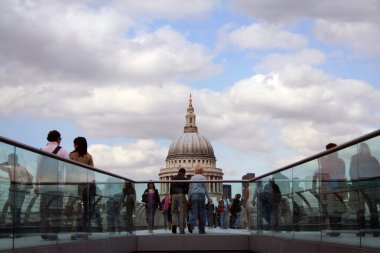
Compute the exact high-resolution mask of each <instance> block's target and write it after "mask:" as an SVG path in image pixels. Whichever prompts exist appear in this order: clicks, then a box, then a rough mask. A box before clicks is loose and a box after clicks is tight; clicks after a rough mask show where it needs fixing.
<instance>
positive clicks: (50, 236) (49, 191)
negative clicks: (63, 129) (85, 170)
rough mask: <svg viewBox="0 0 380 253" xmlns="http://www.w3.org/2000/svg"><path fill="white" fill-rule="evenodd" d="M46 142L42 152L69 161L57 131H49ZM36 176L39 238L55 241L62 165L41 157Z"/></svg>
mask: <svg viewBox="0 0 380 253" xmlns="http://www.w3.org/2000/svg"><path fill="white" fill-rule="evenodd" d="M47 140H48V143H47V144H46V146H45V147H43V148H42V150H43V151H46V152H48V153H53V154H55V155H57V156H60V157H62V158H66V159H70V157H69V153H68V152H67V151H66V150H65V149H63V148H62V147H61V146H60V144H61V140H62V138H61V134H60V133H59V132H58V131H57V130H52V131H50V132H49V133H48V136H47ZM36 174H37V175H36V188H35V191H36V193H37V194H40V219H41V220H40V222H41V224H40V232H41V238H42V239H44V240H57V239H58V236H57V233H58V229H59V227H60V223H59V221H60V220H62V217H61V216H62V211H63V194H62V192H61V191H60V189H61V188H60V187H59V184H60V183H62V182H64V174H65V173H64V163H63V162H61V161H59V160H56V159H54V158H51V157H48V156H43V155H42V156H41V157H39V160H38V166H37V173H36Z"/></svg>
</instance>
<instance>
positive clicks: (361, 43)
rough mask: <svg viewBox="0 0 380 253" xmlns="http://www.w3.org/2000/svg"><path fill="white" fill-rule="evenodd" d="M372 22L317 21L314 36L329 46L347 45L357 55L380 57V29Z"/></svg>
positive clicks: (377, 24)
mask: <svg viewBox="0 0 380 253" xmlns="http://www.w3.org/2000/svg"><path fill="white" fill-rule="evenodd" d="M379 24H380V22H379V23H372V22H344V21H340V22H332V21H327V20H317V21H316V24H315V27H314V28H313V31H314V34H315V35H316V37H317V38H318V39H320V40H322V41H323V42H325V43H328V44H338V45H346V47H347V48H349V49H352V50H353V51H354V52H356V54H360V55H365V56H371V57H377V56H380V44H379V43H378V41H380V27H379Z"/></svg>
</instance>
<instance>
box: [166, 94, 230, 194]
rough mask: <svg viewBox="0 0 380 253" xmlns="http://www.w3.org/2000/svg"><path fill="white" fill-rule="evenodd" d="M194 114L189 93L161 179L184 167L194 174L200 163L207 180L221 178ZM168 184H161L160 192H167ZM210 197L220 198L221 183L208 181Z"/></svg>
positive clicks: (169, 177)
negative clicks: (182, 123) (182, 124)
mask: <svg viewBox="0 0 380 253" xmlns="http://www.w3.org/2000/svg"><path fill="white" fill-rule="evenodd" d="M195 119H196V116H195V114H194V108H193V105H192V99H191V94H190V98H189V106H188V107H187V113H186V124H185V127H184V131H183V133H182V134H181V135H179V136H178V137H177V138H175V139H174V141H173V142H172V144H171V145H170V148H169V152H168V156H167V157H166V160H165V161H166V167H165V168H162V169H160V173H159V178H160V180H161V181H168V180H171V179H172V178H173V176H175V175H177V173H178V170H179V168H181V167H183V168H185V169H186V176H187V177H188V178H190V177H191V176H192V175H194V169H195V166H196V165H198V164H200V165H202V166H203V168H204V169H205V174H204V176H205V177H206V178H207V179H208V180H222V179H223V172H222V169H219V168H216V158H215V155H214V149H213V148H212V145H211V143H210V141H209V140H208V139H207V138H206V137H204V136H203V135H201V134H200V133H198V127H197V125H196V121H195ZM169 189H170V188H169V184H165V183H162V184H161V189H160V190H161V192H160V193H161V194H165V193H168V192H169ZM208 189H209V194H210V197H215V198H221V196H222V191H223V187H222V183H208Z"/></svg>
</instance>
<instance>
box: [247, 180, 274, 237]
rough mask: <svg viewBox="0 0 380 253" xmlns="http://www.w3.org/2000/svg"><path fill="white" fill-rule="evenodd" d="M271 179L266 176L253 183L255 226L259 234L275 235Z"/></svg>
mask: <svg viewBox="0 0 380 253" xmlns="http://www.w3.org/2000/svg"><path fill="white" fill-rule="evenodd" d="M270 179H271V177H269V176H268V177H265V178H262V179H260V180H259V181H255V184H254V185H253V187H254V189H253V197H252V204H253V207H254V208H253V213H252V216H253V219H251V220H253V224H254V225H253V227H254V229H255V230H256V231H257V232H256V233H257V234H262V235H270V236H272V235H273V226H272V225H273V222H272V221H273V219H272V203H271V202H272V194H271V192H270V188H271V187H270V182H269V181H270Z"/></svg>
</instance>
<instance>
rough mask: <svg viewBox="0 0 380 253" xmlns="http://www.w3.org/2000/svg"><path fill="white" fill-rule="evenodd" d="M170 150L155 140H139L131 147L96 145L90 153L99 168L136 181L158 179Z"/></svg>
mask: <svg viewBox="0 0 380 253" xmlns="http://www.w3.org/2000/svg"><path fill="white" fill-rule="evenodd" d="M167 152H168V149H167V148H162V147H160V146H159V145H158V144H157V143H155V141H154V140H138V141H137V142H136V143H132V144H129V145H117V146H108V145H104V144H94V145H91V146H90V147H89V153H91V154H92V155H93V157H94V163H95V166H96V167H97V168H102V169H103V170H106V171H109V172H112V173H114V174H117V175H121V176H123V177H127V178H130V179H134V180H144V179H145V180H146V179H148V178H149V179H158V173H159V171H160V168H162V167H164V166H165V158H166V156H167Z"/></svg>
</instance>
